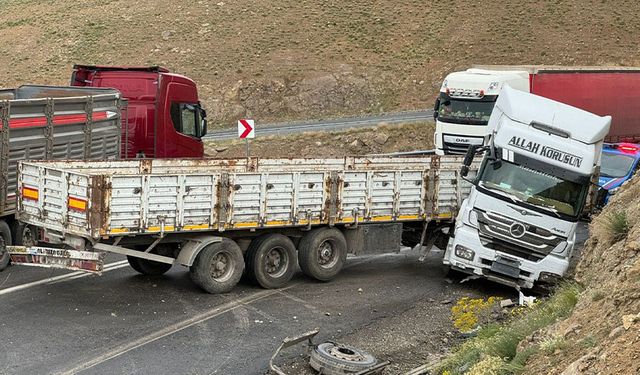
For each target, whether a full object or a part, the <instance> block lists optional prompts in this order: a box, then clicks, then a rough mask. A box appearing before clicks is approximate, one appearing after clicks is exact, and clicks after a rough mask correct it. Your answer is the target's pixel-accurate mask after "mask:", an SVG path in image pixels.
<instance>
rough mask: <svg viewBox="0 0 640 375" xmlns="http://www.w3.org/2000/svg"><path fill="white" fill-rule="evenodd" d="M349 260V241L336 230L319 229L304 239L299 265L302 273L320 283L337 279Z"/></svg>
mask: <svg viewBox="0 0 640 375" xmlns="http://www.w3.org/2000/svg"><path fill="white" fill-rule="evenodd" d="M346 259H347V241H346V240H345V238H344V235H343V234H342V232H341V231H340V230H338V229H336V228H318V229H314V230H312V231H311V232H309V233H308V234H307V235H306V236H304V237H302V239H301V240H300V244H299V246H298V264H299V265H300V268H301V269H302V272H303V273H304V274H305V275H307V276H309V277H312V278H314V279H316V280H319V281H329V280H331V279H333V278H334V277H336V276H337V275H338V273H339V272H340V270H342V267H343V266H344V262H345V261H346Z"/></svg>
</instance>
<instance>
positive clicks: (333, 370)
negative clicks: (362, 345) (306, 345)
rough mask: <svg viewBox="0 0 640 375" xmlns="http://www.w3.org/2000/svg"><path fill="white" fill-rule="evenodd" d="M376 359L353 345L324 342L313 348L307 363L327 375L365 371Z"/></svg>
mask: <svg viewBox="0 0 640 375" xmlns="http://www.w3.org/2000/svg"><path fill="white" fill-rule="evenodd" d="M377 362H378V361H377V360H376V359H375V357H374V356H372V355H371V354H369V353H367V352H365V351H364V350H360V349H358V348H354V347H353V346H348V345H342V344H336V343H333V342H325V343H322V344H320V345H318V346H316V347H315V348H314V350H312V351H311V354H310V356H309V364H310V365H311V367H313V368H314V369H315V370H316V371H319V372H320V373H322V374H327V375H338V374H351V373H356V372H361V371H365V370H367V369H370V368H371V367H373V366H374V365H375V364H376V363H377Z"/></svg>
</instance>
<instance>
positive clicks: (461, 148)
mask: <svg viewBox="0 0 640 375" xmlns="http://www.w3.org/2000/svg"><path fill="white" fill-rule="evenodd" d="M442 145H443V150H444V152H445V153H446V154H458V155H461V154H466V153H467V149H468V148H469V145H468V144H464V143H451V142H444V141H443V142H442Z"/></svg>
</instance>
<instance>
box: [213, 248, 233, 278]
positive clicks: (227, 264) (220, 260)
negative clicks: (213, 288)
mask: <svg viewBox="0 0 640 375" xmlns="http://www.w3.org/2000/svg"><path fill="white" fill-rule="evenodd" d="M235 268H236V265H235V263H234V262H233V260H232V259H231V257H230V256H229V254H228V253H225V252H219V253H217V254H215V255H214V256H213V258H212V259H211V278H213V279H214V280H216V281H218V282H225V281H227V280H229V279H230V278H231V275H233V272H234V270H235Z"/></svg>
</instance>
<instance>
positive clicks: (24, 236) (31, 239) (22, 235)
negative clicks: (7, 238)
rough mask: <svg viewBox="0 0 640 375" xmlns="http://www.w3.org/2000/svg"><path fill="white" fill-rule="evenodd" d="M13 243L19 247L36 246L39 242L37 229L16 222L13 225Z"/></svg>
mask: <svg viewBox="0 0 640 375" xmlns="http://www.w3.org/2000/svg"><path fill="white" fill-rule="evenodd" d="M12 229H13V231H12V233H11V234H12V237H13V243H14V244H15V245H18V246H35V245H36V243H37V242H38V239H37V229H36V228H35V227H34V226H33V225H28V224H25V223H21V222H19V221H17V220H16V221H15V222H14V223H13V224H12Z"/></svg>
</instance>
